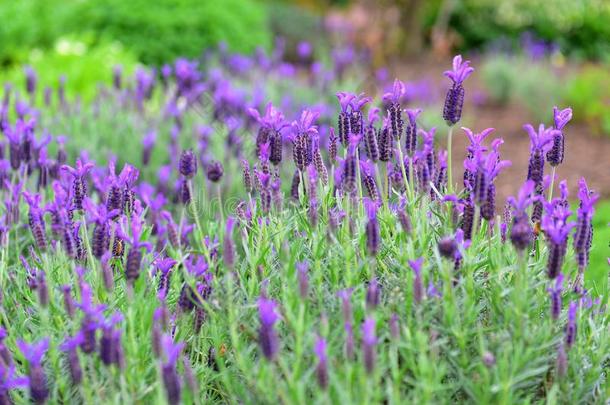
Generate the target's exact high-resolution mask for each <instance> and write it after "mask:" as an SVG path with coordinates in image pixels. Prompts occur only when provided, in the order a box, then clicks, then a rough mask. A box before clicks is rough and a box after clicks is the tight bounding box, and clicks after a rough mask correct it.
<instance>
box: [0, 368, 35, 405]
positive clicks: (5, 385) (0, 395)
mask: <svg viewBox="0 0 610 405" xmlns="http://www.w3.org/2000/svg"><path fill="white" fill-rule="evenodd" d="M28 385H29V379H28V378H27V377H17V376H16V375H15V365H14V364H8V365H5V364H3V363H2V362H0V404H2V405H12V404H13V400H12V399H11V395H10V391H11V390H13V389H15V388H19V387H27V386H28Z"/></svg>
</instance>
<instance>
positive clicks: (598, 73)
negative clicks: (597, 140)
mask: <svg viewBox="0 0 610 405" xmlns="http://www.w3.org/2000/svg"><path fill="white" fill-rule="evenodd" d="M563 97H564V99H565V103H568V104H569V105H571V106H572V108H574V109H575V110H576V111H578V112H579V114H578V115H576V116H575V117H574V118H575V119H580V120H583V121H585V122H587V123H588V124H589V125H590V126H591V128H593V130H594V132H597V133H604V134H606V135H610V72H609V71H608V67H607V66H587V67H585V68H584V69H582V70H581V71H579V72H578V73H577V74H575V75H574V76H572V77H571V79H570V80H569V81H568V82H567V85H566V86H565V91H564V94H563Z"/></svg>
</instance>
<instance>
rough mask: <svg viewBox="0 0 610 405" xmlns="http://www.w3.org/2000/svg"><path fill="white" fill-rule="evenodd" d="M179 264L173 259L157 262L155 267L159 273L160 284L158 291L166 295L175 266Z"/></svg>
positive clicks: (168, 258) (167, 258)
mask: <svg viewBox="0 0 610 405" xmlns="http://www.w3.org/2000/svg"><path fill="white" fill-rule="evenodd" d="M176 263H177V262H176V261H175V260H174V259H172V258H171V257H166V258H164V259H158V260H155V267H156V269H157V272H158V273H159V284H158V286H157V291H159V292H162V293H164V294H166V293H167V292H168V291H169V287H170V276H171V272H172V269H173V268H174V265H175V264H176Z"/></svg>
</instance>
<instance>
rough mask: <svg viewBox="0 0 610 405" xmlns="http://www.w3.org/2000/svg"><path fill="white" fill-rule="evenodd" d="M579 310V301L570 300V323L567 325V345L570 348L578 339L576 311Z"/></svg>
mask: <svg viewBox="0 0 610 405" xmlns="http://www.w3.org/2000/svg"><path fill="white" fill-rule="evenodd" d="M577 311H578V303H577V302H576V301H572V302H570V306H569V307H568V323H567V325H566V333H565V336H566V339H565V342H566V346H567V347H568V349H570V348H571V347H572V345H574V342H575V341H576V332H577V328H576V313H577Z"/></svg>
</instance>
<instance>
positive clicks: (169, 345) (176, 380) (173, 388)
mask: <svg viewBox="0 0 610 405" xmlns="http://www.w3.org/2000/svg"><path fill="white" fill-rule="evenodd" d="M162 346H163V352H164V354H165V356H164V361H163V362H162V363H161V375H162V377H163V385H164V386H165V394H166V395H167V401H168V402H169V403H170V404H178V403H180V396H181V389H182V388H181V384H180V377H179V376H178V370H177V369H176V362H177V360H178V358H179V357H180V353H181V352H182V349H183V348H184V343H174V342H173V339H172V337H171V336H170V335H164V336H163V338H162Z"/></svg>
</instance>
